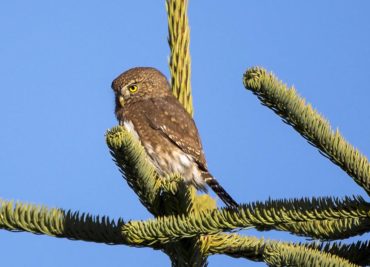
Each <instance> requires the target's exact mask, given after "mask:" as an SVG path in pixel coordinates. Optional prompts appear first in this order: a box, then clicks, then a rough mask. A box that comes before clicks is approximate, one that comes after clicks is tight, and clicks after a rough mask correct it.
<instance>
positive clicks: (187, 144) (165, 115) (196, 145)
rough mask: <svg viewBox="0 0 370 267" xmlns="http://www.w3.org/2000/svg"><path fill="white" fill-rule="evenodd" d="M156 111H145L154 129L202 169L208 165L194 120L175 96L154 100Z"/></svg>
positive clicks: (205, 168) (152, 100) (205, 169)
mask: <svg viewBox="0 0 370 267" xmlns="http://www.w3.org/2000/svg"><path fill="white" fill-rule="evenodd" d="M148 101H151V102H152V104H153V108H154V110H151V109H148V110H147V112H146V111H145V110H144V113H145V117H146V118H147V119H148V120H149V123H150V125H151V127H152V128H153V129H156V130H158V131H160V132H161V134H163V135H164V136H165V137H167V138H168V139H169V140H170V141H171V142H172V143H174V144H175V145H176V146H177V147H179V148H180V149H181V150H182V151H184V152H185V153H186V154H189V155H191V156H192V157H193V158H194V160H195V161H196V162H197V163H198V165H199V167H200V168H201V169H204V171H207V164H206V160H205V156H204V152H203V148H202V143H201V141H200V137H199V133H198V129H197V127H196V125H195V123H194V120H193V119H192V117H191V116H190V115H189V113H188V112H187V111H186V110H185V109H184V107H183V106H182V105H181V104H180V102H178V100H177V99H176V98H175V97H174V96H172V95H171V96H166V97H158V98H152V99H150V100H148Z"/></svg>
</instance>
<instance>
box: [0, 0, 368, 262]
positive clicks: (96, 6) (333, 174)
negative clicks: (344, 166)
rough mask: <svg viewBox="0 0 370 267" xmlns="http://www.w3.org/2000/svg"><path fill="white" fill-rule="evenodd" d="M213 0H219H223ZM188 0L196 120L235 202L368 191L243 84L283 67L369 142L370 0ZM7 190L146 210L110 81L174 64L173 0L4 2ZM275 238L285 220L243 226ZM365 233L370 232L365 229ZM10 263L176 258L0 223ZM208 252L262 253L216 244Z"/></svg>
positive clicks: (29, 198)
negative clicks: (111, 146)
mask: <svg viewBox="0 0 370 267" xmlns="http://www.w3.org/2000/svg"><path fill="white" fill-rule="evenodd" d="M216 2H217V1H216ZM216 2H215V1H209V0H207V1H190V6H189V19H190V26H191V54H192V73H193V76H192V86H193V97H194V106H195V120H196V123H197V125H198V128H199V131H200V134H201V136H202V139H203V145H204V149H205V153H206V156H207V160H208V165H209V168H210V170H211V171H212V173H213V174H214V175H215V176H216V177H217V178H218V180H219V181H220V182H221V183H222V184H223V186H224V187H225V188H226V189H227V190H228V191H229V193H230V194H231V195H232V196H234V198H235V199H236V200H237V201H239V202H252V201H257V200H259V201H264V200H266V199H268V198H269V197H271V198H273V199H277V198H293V197H303V196H305V197H312V196H337V197H342V196H345V195H353V194H355V195H362V196H364V197H365V198H366V199H368V198H367V197H366V194H365V193H364V191H363V190H362V189H361V188H359V187H358V186H357V185H356V184H355V183H354V182H353V181H352V179H351V178H349V177H348V176H347V175H346V174H345V173H343V172H342V171H341V170H340V169H339V168H338V167H336V166H334V165H333V164H331V162H329V161H328V160H327V159H326V158H324V157H322V156H321V155H320V154H319V153H318V152H317V150H316V149H315V148H313V147H311V146H310V145H308V144H307V142H306V141H305V140H304V139H303V138H301V137H300V136H299V135H298V134H297V133H296V132H295V131H294V130H293V129H292V128H290V127H289V126H287V125H285V124H283V123H282V122H281V120H280V119H279V118H278V117H277V116H276V115H275V114H274V113H273V112H272V111H270V110H269V109H267V108H266V107H263V106H262V105H260V104H259V101H258V100H257V98H256V97H255V96H253V95H252V94H251V92H249V91H246V90H245V89H244V87H243V85H242V75H243V72H244V71H245V70H246V68H247V67H250V66H253V65H260V66H263V67H265V68H267V69H268V70H271V71H273V72H274V73H275V74H276V75H277V76H278V77H279V78H280V79H282V80H283V81H284V82H286V83H288V84H289V85H292V84H294V85H295V86H296V88H297V90H298V91H299V93H300V94H301V95H302V96H304V97H305V98H306V99H307V100H308V101H309V102H310V103H312V104H313V106H314V107H316V108H317V109H318V110H319V111H320V112H321V113H322V114H324V115H325V116H326V117H327V118H328V119H329V120H330V121H331V123H332V125H333V127H339V129H340V130H341V132H342V133H343V135H344V136H345V137H346V139H347V140H349V141H350V142H351V143H352V144H353V145H355V146H356V147H358V148H359V149H360V150H361V151H362V152H363V153H364V154H365V155H370V141H369V140H370V139H369V136H370V124H369V119H370V110H369V99H370V93H369V92H370V75H369V73H370V34H369V33H370V16H369V13H368V11H369V9H370V2H368V1H335V2H333V1H318V0H316V1H307V2H304V1H260V0H258V1H257V0H255V1H245V0H239V1H231V2H227V1H218V2H217V3H216ZM0 25H1V26H0V36H1V42H0V58H1V61H0V77H1V78H0V88H1V89H0V121H1V124H2V127H1V131H0V147H1V149H0V162H1V164H0V179H1V190H0V197H1V198H4V199H7V200H10V199H14V200H20V201H23V202H29V203H35V204H44V205H46V206H48V207H60V208H65V209H72V210H79V211H85V212H90V213H92V214H100V215H109V216H111V217H113V218H118V217H123V218H124V219H126V220H128V219H133V220H136V219H146V218H149V217H151V216H150V214H149V213H148V212H147V211H146V210H145V208H143V207H142V206H141V204H140V203H139V201H138V200H137V197H136V196H135V194H134V193H133V192H132V191H131V189H129V187H128V186H127V184H126V182H125V181H124V180H123V179H122V178H121V176H120V174H119V172H118V170H117V168H116V167H115V165H114V163H113V161H112V160H111V157H110V155H109V153H108V149H107V147H106V145H105V141H104V133H105V131H106V130H107V129H108V128H110V127H112V126H114V125H116V124H117V123H116V120H115V117H114V114H113V108H114V107H113V94H112V92H111V89H110V84H111V81H112V80H113V79H114V78H115V77H116V76H117V75H118V74H120V73H121V72H122V71H124V70H126V69H128V68H131V67H134V66H153V67H156V68H158V69H160V70H161V71H163V72H164V73H165V74H166V75H167V76H168V74H169V71H168V66H167V59H168V55H169V49H168V45H167V19H166V12H165V4H164V0H163V1H152V0H140V1H118V0H115V1H97V0H94V1H72V0H66V1H59V2H57V1H41V0H37V1H26V0H23V1H20V0H15V1H3V2H2V3H1V4H0ZM244 234H249V235H256V236H265V237H269V238H271V239H282V240H301V241H302V240H304V239H303V238H299V239H298V238H295V237H293V236H291V235H289V234H287V233H281V232H264V233H258V232H255V231H245V232H244ZM361 238H362V239H363V238H367V239H368V238H369V235H367V236H363V237H361ZM0 242H1V263H2V265H4V266H50V265H53V266H148V265H149V264H150V266H169V260H168V258H167V256H166V255H164V254H162V253H161V252H158V251H153V250H151V249H138V248H130V247H125V246H107V245H103V244H94V243H86V242H80V241H69V240H65V239H56V238H52V237H47V236H36V235H32V234H29V233H9V232H6V231H0ZM209 263H210V264H209V266H246V265H248V266H263V265H261V264H260V263H252V262H246V261H245V260H243V259H232V258H229V257H226V256H213V257H211V258H210V259H209Z"/></svg>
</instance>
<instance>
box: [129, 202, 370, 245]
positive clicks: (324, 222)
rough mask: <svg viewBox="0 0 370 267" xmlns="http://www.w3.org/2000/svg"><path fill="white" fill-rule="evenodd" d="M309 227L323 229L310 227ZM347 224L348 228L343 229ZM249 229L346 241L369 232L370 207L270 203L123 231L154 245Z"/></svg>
mask: <svg viewBox="0 0 370 267" xmlns="http://www.w3.org/2000/svg"><path fill="white" fill-rule="evenodd" d="M328 222H329V223H328ZM343 222H345V223H344V224H343ZM305 223H306V224H305ZM307 224H311V225H313V226H315V225H316V226H320V227H317V228H315V227H307ZM346 224H349V225H346ZM343 225H346V227H344V228H343ZM248 227H256V228H257V229H259V230H271V229H276V230H289V231H291V232H292V233H295V234H299V235H305V236H309V237H317V238H323V239H332V237H331V236H330V235H331V234H333V233H335V238H344V237H348V236H353V235H357V234H361V233H364V232H365V231H368V230H369V228H370V206H369V204H368V203H367V202H365V201H364V200H363V199H362V198H360V197H358V198H353V199H351V198H345V199H344V200H332V199H330V198H317V199H316V198H314V199H312V200H309V199H300V200H297V199H293V200H269V201H266V202H265V203H261V202H256V203H252V204H244V205H241V206H240V208H239V209H234V210H232V209H219V210H205V211H202V212H197V213H192V214H189V215H188V216H184V215H179V216H166V217H159V218H157V219H153V220H147V221H145V222H143V221H131V222H129V223H127V224H126V225H124V226H123V229H122V230H123V232H124V235H125V236H126V237H127V239H128V240H129V241H130V242H131V243H137V244H142V245H145V244H148V245H153V244H155V243H157V242H159V243H161V244H166V243H169V242H173V241H176V240H179V239H182V238H190V237H194V236H197V235H200V234H217V233H219V232H221V231H229V230H232V229H237V228H248ZM330 227H333V228H335V229H334V230H333V229H331V228H330Z"/></svg>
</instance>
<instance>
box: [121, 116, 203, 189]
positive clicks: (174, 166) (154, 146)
mask: <svg viewBox="0 0 370 267" xmlns="http://www.w3.org/2000/svg"><path fill="white" fill-rule="evenodd" d="M121 125H122V126H124V127H125V128H126V130H127V131H128V132H130V133H131V134H132V135H133V136H134V137H135V138H136V139H137V140H139V141H140V142H141V144H142V145H143V147H144V149H145V151H146V153H147V155H148V156H149V160H150V161H151V163H152V164H153V165H154V167H155V168H156V171H157V172H158V174H159V175H161V176H166V175H168V174H171V173H178V174H181V175H182V176H183V177H184V179H185V181H186V182H190V183H193V184H194V185H195V186H196V187H197V188H204V186H205V183H204V180H203V179H202V177H201V172H200V171H199V169H198V166H197V164H196V162H195V161H194V159H193V158H192V156H190V155H188V154H186V153H184V152H183V151H182V150H181V149H180V148H178V147H177V146H176V145H174V144H173V143H172V142H171V141H170V140H168V139H167V138H165V137H164V136H163V135H162V134H161V133H160V132H159V131H158V130H155V129H152V128H150V126H149V128H147V129H145V134H143V133H142V132H141V131H140V130H139V129H141V130H144V129H143V128H141V127H140V128H138V129H136V127H135V124H134V123H133V122H132V121H130V120H124V121H123V122H121ZM137 130H139V131H137Z"/></svg>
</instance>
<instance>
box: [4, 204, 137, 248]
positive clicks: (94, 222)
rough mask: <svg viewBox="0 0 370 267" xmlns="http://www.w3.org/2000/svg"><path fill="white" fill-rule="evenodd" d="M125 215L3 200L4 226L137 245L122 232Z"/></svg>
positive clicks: (53, 234) (12, 228)
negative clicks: (81, 211)
mask: <svg viewBox="0 0 370 267" xmlns="http://www.w3.org/2000/svg"><path fill="white" fill-rule="evenodd" d="M123 225H124V222H123V220H122V219H119V220H118V221H117V222H115V221H113V220H111V219H109V217H107V216H102V217H100V216H92V215H90V214H87V213H79V212H72V211H65V210H63V209H57V208H52V209H51V208H46V207H40V206H36V205H31V204H23V203H16V204H14V203H13V202H12V201H5V200H0V228H2V229H5V230H8V231H14V232H19V231H26V232H31V233H34V234H45V235H49V236H54V237H60V238H68V239H73V240H84V241H89V242H97V243H106V244H115V245H118V244H123V245H131V246H135V245H136V244H130V243H128V242H127V240H126V239H125V237H124V236H122V232H121V228H122V226H123Z"/></svg>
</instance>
